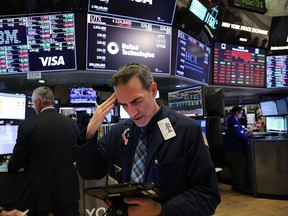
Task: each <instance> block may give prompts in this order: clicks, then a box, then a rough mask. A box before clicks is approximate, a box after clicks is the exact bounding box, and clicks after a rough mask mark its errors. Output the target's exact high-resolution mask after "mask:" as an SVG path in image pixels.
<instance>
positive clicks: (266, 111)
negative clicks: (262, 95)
mask: <svg viewBox="0 0 288 216" xmlns="http://www.w3.org/2000/svg"><path fill="white" fill-rule="evenodd" d="M260 108H261V113H262V116H276V115H278V110H277V106H276V102H275V101H274V100H271V101H261V102H260Z"/></svg>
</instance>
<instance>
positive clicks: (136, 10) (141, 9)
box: [88, 0, 177, 24]
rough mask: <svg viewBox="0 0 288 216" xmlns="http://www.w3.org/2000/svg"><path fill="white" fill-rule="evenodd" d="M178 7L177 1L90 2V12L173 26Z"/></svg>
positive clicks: (96, 0) (117, 0)
mask: <svg viewBox="0 0 288 216" xmlns="http://www.w3.org/2000/svg"><path fill="white" fill-rule="evenodd" d="M176 5H177V1H176V0H165V1H164V0H153V1H152V0H129V1H128V0H108V1H103V0H89V6H88V11H89V12H92V13H93V12H96V13H102V14H106V15H115V16H119V17H122V18H132V19H138V20H142V21H151V22H157V23H162V24H172V22H173V18H174V13H175V9H176Z"/></svg>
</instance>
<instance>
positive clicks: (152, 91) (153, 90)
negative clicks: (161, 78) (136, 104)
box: [150, 82, 157, 98]
mask: <svg viewBox="0 0 288 216" xmlns="http://www.w3.org/2000/svg"><path fill="white" fill-rule="evenodd" d="M150 91H151V93H152V95H153V97H154V98H155V97H156V95H157V83H156V82H152V83H151V86H150Z"/></svg>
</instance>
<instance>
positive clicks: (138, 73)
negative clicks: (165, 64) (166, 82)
mask: <svg viewBox="0 0 288 216" xmlns="http://www.w3.org/2000/svg"><path fill="white" fill-rule="evenodd" d="M133 77H138V78H139V80H140V82H141V83H142V86H143V88H144V89H146V90H148V91H149V90H150V86H151V83H152V82H154V78H153V76H152V75H151V71H150V70H149V68H148V67H147V66H146V65H144V64H139V63H127V64H125V65H123V66H122V67H120V68H119V69H118V71H117V72H116V74H114V76H113V77H112V80H111V82H112V86H113V87H114V86H118V85H120V84H127V83H128V82H129V80H130V79H131V78H133Z"/></svg>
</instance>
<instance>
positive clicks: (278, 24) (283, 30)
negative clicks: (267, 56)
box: [268, 16, 288, 54]
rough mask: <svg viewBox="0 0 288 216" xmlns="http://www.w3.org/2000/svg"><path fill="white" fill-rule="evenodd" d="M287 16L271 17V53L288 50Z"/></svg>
mask: <svg viewBox="0 0 288 216" xmlns="http://www.w3.org/2000/svg"><path fill="white" fill-rule="evenodd" d="M287 23H288V16H280V17H273V18H272V23H271V32H270V38H269V47H268V48H269V50H270V51H271V52H273V53H285V54H287V51H288V28H287Z"/></svg>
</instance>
